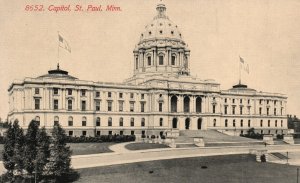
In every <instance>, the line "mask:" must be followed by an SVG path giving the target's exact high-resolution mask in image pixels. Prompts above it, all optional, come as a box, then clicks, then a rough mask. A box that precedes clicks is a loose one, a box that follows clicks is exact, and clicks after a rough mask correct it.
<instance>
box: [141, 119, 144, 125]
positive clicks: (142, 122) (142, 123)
mask: <svg viewBox="0 0 300 183" xmlns="http://www.w3.org/2000/svg"><path fill="white" fill-rule="evenodd" d="M141 126H145V118H142V121H141Z"/></svg>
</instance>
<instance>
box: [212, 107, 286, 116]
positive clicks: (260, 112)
mask: <svg viewBox="0 0 300 183" xmlns="http://www.w3.org/2000/svg"><path fill="white" fill-rule="evenodd" d="M235 108H236V107H235V106H232V114H235V113H236V112H235ZM247 108H248V114H250V109H251V107H247ZM227 109H228V106H224V114H228V110H227ZM213 111H214V109H213ZM266 111H267V115H270V108H268V107H267V108H266ZM213 113H214V112H213ZM282 113H283V108H281V110H280V115H282ZM240 114H241V115H242V114H243V106H240ZM273 114H274V116H276V115H277V109H276V108H274V113H273ZM259 115H262V108H261V107H260V108H259Z"/></svg>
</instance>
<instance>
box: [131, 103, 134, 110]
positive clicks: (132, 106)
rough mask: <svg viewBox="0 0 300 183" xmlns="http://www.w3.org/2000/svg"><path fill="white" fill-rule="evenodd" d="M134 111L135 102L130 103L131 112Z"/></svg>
mask: <svg viewBox="0 0 300 183" xmlns="http://www.w3.org/2000/svg"><path fill="white" fill-rule="evenodd" d="M133 111H134V102H130V112H133Z"/></svg>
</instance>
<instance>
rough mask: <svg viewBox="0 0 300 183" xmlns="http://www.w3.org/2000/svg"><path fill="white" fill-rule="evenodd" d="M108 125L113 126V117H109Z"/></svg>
mask: <svg viewBox="0 0 300 183" xmlns="http://www.w3.org/2000/svg"><path fill="white" fill-rule="evenodd" d="M108 126H112V118H111V117H109V118H108Z"/></svg>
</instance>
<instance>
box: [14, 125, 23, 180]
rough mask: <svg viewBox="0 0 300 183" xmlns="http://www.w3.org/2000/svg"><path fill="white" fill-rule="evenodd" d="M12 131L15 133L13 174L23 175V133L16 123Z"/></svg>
mask: <svg viewBox="0 0 300 183" xmlns="http://www.w3.org/2000/svg"><path fill="white" fill-rule="evenodd" d="M13 129H14V132H15V139H14V140H15V144H14V158H13V159H14V163H15V168H14V170H15V173H16V174H17V175H22V174H23V169H24V144H25V139H24V133H23V129H22V128H20V126H19V123H18V121H17V122H16V121H15V122H14V124H13Z"/></svg>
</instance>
